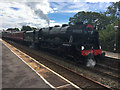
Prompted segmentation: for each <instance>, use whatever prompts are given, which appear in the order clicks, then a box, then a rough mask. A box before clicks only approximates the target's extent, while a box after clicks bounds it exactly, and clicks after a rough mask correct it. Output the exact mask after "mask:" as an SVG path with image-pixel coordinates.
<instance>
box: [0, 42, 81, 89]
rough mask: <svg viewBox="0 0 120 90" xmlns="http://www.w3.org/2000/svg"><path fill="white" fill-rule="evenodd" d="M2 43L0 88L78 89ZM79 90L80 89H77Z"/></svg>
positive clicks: (15, 49)
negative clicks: (0, 82) (0, 79)
mask: <svg viewBox="0 0 120 90" xmlns="http://www.w3.org/2000/svg"><path fill="white" fill-rule="evenodd" d="M0 42H2V88H3V90H4V89H5V88H13V89H15V88H35V89H40V90H41V89H42V88H47V89H50V90H51V89H53V88H54V89H55V88H57V89H58V88H59V89H61V88H74V89H75V88H76V89H77V88H79V87H77V86H76V85H74V84H73V83H72V82H70V81H69V80H67V79H65V78H64V77H62V76H61V75H59V74H57V73H55V72H54V71H52V70H51V69H49V68H48V67H45V66H44V65H42V64H39V63H38V62H37V61H35V60H34V59H33V58H31V57H29V56H27V55H26V54H24V53H22V52H21V51H19V50H18V49H17V48H15V47H13V46H12V45H10V44H8V43H6V42H5V41H2V40H0ZM79 89H80V88H79Z"/></svg>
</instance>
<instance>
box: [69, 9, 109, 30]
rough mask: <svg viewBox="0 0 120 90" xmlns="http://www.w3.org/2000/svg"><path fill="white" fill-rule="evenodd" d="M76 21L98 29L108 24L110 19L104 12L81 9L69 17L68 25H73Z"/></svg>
mask: <svg viewBox="0 0 120 90" xmlns="http://www.w3.org/2000/svg"><path fill="white" fill-rule="evenodd" d="M76 22H83V23H89V24H92V25H95V26H97V27H98V29H102V28H104V27H105V26H106V25H108V24H109V22H110V19H109V18H108V17H107V16H106V15H104V14H100V13H96V12H84V11H82V12H78V13H77V14H75V15H74V16H73V17H70V19H69V25H74V24H75V23H76Z"/></svg>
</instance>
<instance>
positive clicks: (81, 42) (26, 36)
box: [3, 22, 103, 67]
mask: <svg viewBox="0 0 120 90" xmlns="http://www.w3.org/2000/svg"><path fill="white" fill-rule="evenodd" d="M3 38H7V39H11V40H14V41H18V40H19V42H22V43H24V44H28V45H31V46H34V47H35V46H37V47H40V48H47V49H50V50H53V51H54V52H56V53H59V54H62V55H64V56H72V57H74V58H75V59H76V61H79V60H80V59H81V60H82V61H83V62H84V63H85V64H86V65H87V66H88V67H91V66H95V64H96V60H95V57H97V56H100V55H102V54H103V53H102V50H101V47H100V46H99V34H98V32H97V31H96V30H94V28H93V26H92V25H90V24H83V23H81V22H77V23H76V24H75V25H72V26H68V25H67V24H63V25H62V26H61V27H60V26H59V25H56V26H54V27H47V28H41V29H40V30H39V31H35V30H34V31H26V32H5V33H3Z"/></svg>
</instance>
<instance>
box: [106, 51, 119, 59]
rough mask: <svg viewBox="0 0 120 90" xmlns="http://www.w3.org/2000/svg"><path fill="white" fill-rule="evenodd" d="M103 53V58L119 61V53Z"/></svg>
mask: <svg viewBox="0 0 120 90" xmlns="http://www.w3.org/2000/svg"><path fill="white" fill-rule="evenodd" d="M104 52H105V54H106V55H105V56H107V57H110V58H115V59H120V53H113V52H109V51H104Z"/></svg>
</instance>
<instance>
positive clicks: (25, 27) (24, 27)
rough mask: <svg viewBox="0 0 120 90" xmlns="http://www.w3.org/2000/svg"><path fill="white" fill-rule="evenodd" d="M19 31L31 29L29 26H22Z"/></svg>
mask: <svg viewBox="0 0 120 90" xmlns="http://www.w3.org/2000/svg"><path fill="white" fill-rule="evenodd" d="M21 31H32V28H31V27H30V26H22V29H21Z"/></svg>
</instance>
